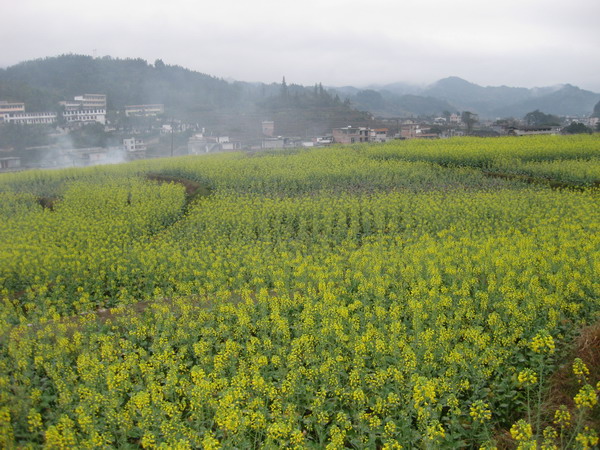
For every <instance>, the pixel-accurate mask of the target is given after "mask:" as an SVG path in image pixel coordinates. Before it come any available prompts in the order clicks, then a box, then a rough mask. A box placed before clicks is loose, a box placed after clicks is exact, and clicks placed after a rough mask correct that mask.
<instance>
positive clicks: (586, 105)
mask: <svg viewBox="0 0 600 450" xmlns="http://www.w3.org/2000/svg"><path fill="white" fill-rule="evenodd" d="M333 89H334V90H335V91H336V92H338V93H339V95H340V96H342V97H343V98H347V99H349V100H350V101H351V102H352V104H353V105H355V106H356V107H358V108H363V109H366V110H368V111H370V112H371V113H373V114H376V115H381V116H405V115H411V114H413V115H434V114H440V113H441V112H442V111H444V110H446V111H450V112H454V111H471V112H474V113H477V114H479V116H480V117H482V118H489V119H493V118H503V117H516V118H520V117H523V116H524V115H525V114H527V113H528V112H531V111H535V110H536V109H539V110H540V111H543V112H545V113H547V114H554V115H558V116H586V115H589V114H591V113H592V111H593V109H594V105H595V104H596V103H598V101H600V94H598V93H595V92H591V91H586V90H583V89H580V88H578V87H576V86H572V85H570V84H565V85H559V86H552V87H542V88H533V89H527V88H518V87H508V86H497V87H492V86H487V87H483V86H479V85H477V84H474V83H470V82H469V81H466V80H463V79H462V78H458V77H448V78H444V79H442V80H439V81H437V82H435V83H433V84H432V85H430V86H426V87H418V86H413V85H409V84H405V83H394V84H388V85H384V86H370V87H368V88H366V89H358V88H355V87H350V86H346V87H342V88H333Z"/></svg>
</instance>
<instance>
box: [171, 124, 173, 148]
mask: <svg viewBox="0 0 600 450" xmlns="http://www.w3.org/2000/svg"><path fill="white" fill-rule="evenodd" d="M171 156H173V119H171Z"/></svg>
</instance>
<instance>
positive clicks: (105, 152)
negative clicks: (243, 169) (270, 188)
mask: <svg viewBox="0 0 600 450" xmlns="http://www.w3.org/2000/svg"><path fill="white" fill-rule="evenodd" d="M111 114H113V115H112V116H111V117H112V119H111V120H109V119H107V96H106V95H105V94H82V95H78V96H75V97H73V99H72V100H64V101H61V102H59V103H58V104H57V107H56V110H55V111H45V112H31V111H28V110H27V109H26V105H25V103H22V102H14V101H6V100H0V124H16V125H50V126H54V127H56V130H57V133H59V134H60V133H62V134H63V135H68V134H69V132H71V131H73V130H76V129H78V128H80V127H81V126H83V125H87V124H92V123H98V124H100V125H102V126H104V130H105V132H106V131H111V132H114V131H117V132H118V131H121V132H122V133H121V141H120V142H121V145H118V146H114V145H113V146H111V147H91V148H77V149H75V148H65V147H64V146H63V147H60V148H48V154H49V155H51V157H48V158H45V159H44V160H43V161H42V162H39V163H38V164H37V165H35V166H32V165H31V163H29V164H27V167H59V166H65V165H93V164H105V163H109V162H122V161H131V160H135V159H143V158H147V157H149V156H166V155H181V154H191V155H200V154H207V153H215V152H224V151H239V150H250V151H258V150H272V149H285V148H297V147H323V146H328V145H332V144H346V145H348V144H360V143H367V142H374V143H376V142H386V141H388V140H390V139H439V138H450V137H455V136H464V135H467V134H474V135H478V136H498V135H514V136H523V135H530V134H559V133H560V132H561V127H558V126H544V127H531V126H526V124H525V123H524V122H523V121H520V120H516V119H512V120H511V121H509V122H507V121H501V120H496V121H480V120H479V118H478V117H477V115H476V114H472V113H469V112H467V113H462V114H461V113H459V112H455V113H445V115H444V116H440V117H425V118H418V119H416V118H405V117H402V118H400V117H398V118H390V117H378V118H375V117H372V118H371V119H372V120H371V122H372V123H374V124H377V125H376V126H374V127H365V126H355V125H348V126H344V127H337V128H333V129H332V130H331V132H330V133H329V134H325V135H320V136H310V137H309V136H308V133H307V135H306V136H304V137H297V136H281V135H277V124H276V123H275V121H273V120H263V121H262V122H260V123H257V133H258V134H257V135H256V137H255V138H252V139H249V138H232V137H230V136H227V135H222V134H219V133H213V132H211V131H207V130H206V129H205V128H203V127H201V126H200V125H199V124H190V123H186V122H184V121H182V120H177V119H173V118H167V117H166V116H165V107H164V105H163V104H145V105H127V106H125V107H124V108H123V109H122V110H120V111H111ZM465 117H467V118H468V119H469V122H470V123H469V122H465ZM113 119H114V120H113ZM259 120H260V119H259ZM123 121H125V122H126V123H128V124H129V125H130V126H131V127H129V128H123V127H122V126H121V125H122V124H123V123H124V122H123ZM599 121H600V119H599V118H597V117H584V118H579V117H572V118H570V117H567V118H565V119H564V122H565V123H566V124H568V123H571V122H581V123H583V124H585V125H586V126H588V127H590V128H594V127H596V125H597V124H598V122H599ZM136 123H137V125H136ZM140 124H143V126H144V127H145V129H142V127H141V125H140ZM149 131H150V135H152V133H154V134H155V135H154V137H149V134H148V132H149ZM128 133H129V134H130V136H129V137H126V136H123V134H125V135H127V134H128ZM175 134H180V135H181V134H183V135H185V136H187V145H184V146H182V145H181V142H180V141H179V142H178V145H177V148H174V138H173V137H174V135H175ZM139 135H145V136H146V138H148V139H149V141H148V142H146V141H145V139H143V138H142V137H140V136H139ZM160 140H162V142H163V144H162V145H163V147H164V146H165V144H164V142H165V141H167V142H169V141H170V152H169V151H168V149H167V150H166V151H164V150H165V149H163V153H162V154H161V155H156V154H153V155H152V154H151V155H149V154H148V146H149V145H156V144H157V143H158V142H159V141H160ZM113 144H114V142H113ZM167 145H168V144H167ZM0 151H2V153H5V154H4V156H3V155H2V154H1V153H0V171H11V170H20V169H22V168H23V167H22V164H21V158H20V157H19V155H14V154H10V152H7V151H6V149H5V150H2V149H0Z"/></svg>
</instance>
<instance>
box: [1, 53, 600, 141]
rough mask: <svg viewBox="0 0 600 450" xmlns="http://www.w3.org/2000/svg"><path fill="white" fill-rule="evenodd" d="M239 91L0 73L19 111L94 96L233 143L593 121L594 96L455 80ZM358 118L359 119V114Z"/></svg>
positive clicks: (23, 67)
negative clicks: (485, 123)
mask: <svg viewBox="0 0 600 450" xmlns="http://www.w3.org/2000/svg"><path fill="white" fill-rule="evenodd" d="M284 83H285V80H284V81H283V82H282V83H271V84H264V83H246V82H241V81H232V80H227V81H226V80H224V79H220V78H216V77H214V76H210V75H207V74H203V73H199V72H195V71H192V70H189V69H186V68H183V67H180V66H171V65H166V64H164V63H163V62H162V61H161V60H157V61H155V62H154V64H152V63H148V62H147V61H145V60H143V59H132V58H128V59H115V58H111V57H103V58H93V57H91V56H83V55H62V56H58V57H50V58H44V59H37V60H33V61H26V62H22V63H19V64H16V65H14V66H11V67H8V68H6V69H0V100H10V101H20V102H25V104H26V108H27V110H28V111H47V110H53V109H56V107H57V104H58V102H59V101H61V100H66V99H72V97H73V96H75V95H81V94H84V93H102V94H106V95H107V98H108V109H109V110H119V109H122V108H123V107H124V106H125V105H139V104H151V103H162V104H164V105H165V115H166V116H168V117H174V118H178V119H182V120H186V121H188V122H192V123H199V124H201V126H206V127H210V128H211V129H213V130H214V131H215V132H219V133H227V134H232V135H236V134H239V135H245V136H246V137H248V136H251V135H255V136H257V137H259V136H261V131H260V130H261V128H260V122H261V121H262V120H274V121H275V128H276V129H275V132H276V134H281V135H297V136H306V135H318V134H321V133H330V132H331V128H333V127H339V126H345V125H357V126H376V125H377V123H376V122H375V121H373V120H372V116H381V117H410V116H431V115H441V114H442V113H443V112H444V111H448V112H458V111H471V112H473V113H477V114H479V116H480V118H489V119H495V118H504V117H515V118H521V117H523V116H524V115H525V114H527V113H528V112H531V111H534V110H536V109H539V110H540V111H542V112H544V113H547V114H554V115H558V116H566V115H571V116H574V115H578V116H585V115H589V114H591V113H592V111H593V109H594V105H595V104H597V103H598V102H599V101H600V94H597V93H594V92H591V91H586V90H583V89H580V88H578V87H576V86H572V85H569V84H566V85H560V86H554V87H543V88H534V89H526V88H517V87H507V86H499V87H483V86H479V85H477V84H474V83H470V82H468V81H466V80H463V79H461V78H458V77H449V78H444V79H442V80H439V81H437V82H436V83H433V84H432V85H430V86H425V87H421V86H414V85H410V84H407V83H393V84H387V85H383V86H375V85H373V86H368V87H365V88H357V87H353V86H346V87H330V88H323V87H322V86H321V85H320V84H315V85H314V86H310V87H305V86H300V85H296V84H290V85H285V84H284ZM361 111H362V112H361Z"/></svg>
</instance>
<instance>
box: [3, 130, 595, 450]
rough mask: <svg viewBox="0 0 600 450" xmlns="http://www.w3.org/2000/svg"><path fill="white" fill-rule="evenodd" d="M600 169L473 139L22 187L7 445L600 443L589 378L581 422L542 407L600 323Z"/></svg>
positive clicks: (93, 174) (102, 173) (41, 177)
mask: <svg viewBox="0 0 600 450" xmlns="http://www.w3.org/2000/svg"><path fill="white" fill-rule="evenodd" d="M599 154H600V139H599V138H598V136H597V135H593V136H569V137H556V136H550V137H542V138H510V139H475V138H470V139H453V140H448V141H435V142H392V143H388V144H383V145H373V146H368V145H360V146H352V147H332V148H328V149H312V150H302V151H294V152H281V153H274V152H271V153H264V154H260V153H258V154H254V155H245V154H242V153H234V154H225V155H211V156H201V157H184V158H174V159H165V160H152V161H140V162H135V163H130V164H123V165H118V166H105V167H94V168H87V169H79V170H76V169H69V170H62V171H61V170H56V171H34V172H23V173H16V174H15V173H13V174H2V175H1V176H0V220H1V222H0V223H1V224H2V226H1V227H0V300H1V301H2V306H1V307H0V326H1V329H0V443H1V444H2V446H3V447H5V448H10V447H24V448H37V447H49V448H67V447H76V448H113V447H117V448H140V447H142V448H158V447H161V446H162V447H163V448H220V447H222V448H280V447H285V448H330V449H334V448H388V449H391V448H400V446H403V447H404V448H458V447H472V448H479V447H482V446H483V447H484V448H491V447H493V446H494V445H496V442H495V440H496V439H498V436H499V434H498V430H506V431H505V433H504V434H506V435H508V434H509V430H510V435H511V436H512V439H513V441H512V443H513V444H514V446H515V447H518V446H521V448H530V447H532V446H533V445H535V444H537V445H539V446H542V445H546V446H547V448H553V447H551V446H552V445H555V446H557V448H561V447H562V448H569V447H570V446H573V445H580V446H582V447H584V448H585V446H586V445H588V447H591V446H593V445H596V444H594V442H596V443H597V432H598V430H597V429H595V428H594V424H593V423H591V422H590V421H589V417H594V414H595V415H596V417H597V414H598V411H597V409H598V401H597V400H598V389H599V387H600V386H598V385H597V383H598V381H600V380H595V379H592V378H591V376H590V374H589V370H588V369H587V367H586V366H585V364H584V363H583V362H581V361H579V362H578V363H577V365H576V366H574V368H573V370H574V373H575V374H576V375H577V376H578V377H579V378H580V379H581V389H580V391H579V392H578V393H577V395H576V396H575V400H574V401H575V403H574V404H575V405H576V408H577V409H576V411H575V412H574V413H573V416H571V415H569V414H570V413H569V412H568V410H566V409H564V408H563V409H559V410H558V411H557V412H556V414H555V412H554V411H552V412H551V414H553V416H552V417H546V416H547V415H548V414H547V413H546V412H544V411H542V409H541V404H542V402H543V399H544V396H545V395H546V386H547V385H546V383H547V380H548V379H549V377H550V376H551V374H552V372H553V371H554V370H556V368H557V366H558V365H559V363H560V362H561V361H560V358H561V357H562V356H564V354H565V350H566V348H567V346H568V344H569V342H570V339H572V337H573V335H574V334H575V333H576V332H577V330H578V329H579V328H580V327H582V326H584V325H586V324H591V323H593V322H594V321H596V320H598V319H600V314H599V312H600V279H599V277H598V274H599V273H600V202H599V197H598V191H597V189H596V188H594V185H595V183H596V181H598V171H597V165H598V163H597V161H598V158H599ZM490 171H493V172H502V173H505V174H512V175H527V176H528V177H533V178H539V180H540V183H536V182H534V183H531V182H527V183H525V182H522V181H521V179H520V178H514V179H511V178H510V177H506V178H497V177H490V176H488V175H486V173H487V172H490ZM156 174H158V175H160V176H161V177H162V181H161V182H158V181H153V180H152V177H149V175H156ZM170 179H174V180H175V181H177V179H186V180H191V181H194V182H195V183H199V184H200V185H201V186H202V187H204V188H206V189H205V190H204V191H203V192H204V194H203V195H199V196H195V195H193V194H188V196H187V197H186V193H185V190H184V187H183V186H182V185H181V184H180V183H177V182H168V180H170ZM548 179H552V180H558V181H562V182H564V183H566V185H567V186H566V187H569V186H574V187H576V188H577V189H568V188H564V189H552V188H551V187H550V186H549V185H548V184H547V183H545V182H544V180H548ZM586 371H587V372H586ZM528 446H529V447H528Z"/></svg>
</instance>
